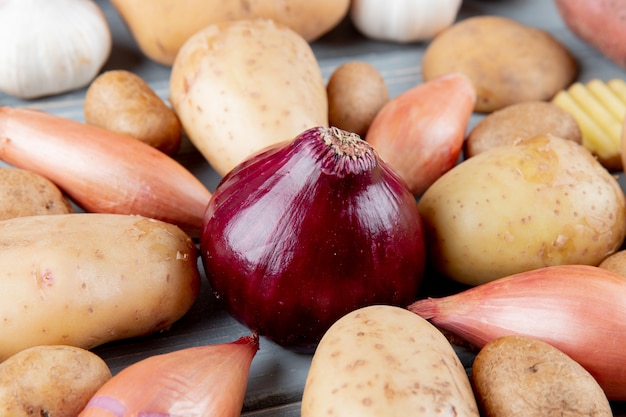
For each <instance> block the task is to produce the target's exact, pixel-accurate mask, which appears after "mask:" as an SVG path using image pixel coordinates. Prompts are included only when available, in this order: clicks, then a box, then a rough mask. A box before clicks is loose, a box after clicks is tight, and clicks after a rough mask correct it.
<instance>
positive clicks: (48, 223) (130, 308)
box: [0, 213, 200, 361]
mask: <svg viewBox="0 0 626 417" xmlns="http://www.w3.org/2000/svg"><path fill="white" fill-rule="evenodd" d="M0 247H2V251H0V275H1V276H2V277H3V279H2V280H1V281H0V297H2V300H1V302H0V361H2V360H3V359H6V358H7V357H9V356H10V355H13V354H15V353H16V352H18V351H20V350H22V349H25V348H28V347H31V346H37V345H50V344H66V345H72V346H77V347H82V348H84V349H90V348H92V347H95V346H98V345H101V344H104V343H107V342H110V341H114V340H120V339H124V338H131V337H140V336H145V335H148V334H152V333H154V332H158V331H161V330H166V329H168V328H169V327H170V326H171V325H172V324H173V323H174V322H175V321H177V320H178V319H180V318H181V317H182V316H183V315H184V314H185V313H186V312H187V311H188V310H189V308H191V306H192V304H193V303H194V301H195V299H196V297H197V295H198V293H199V289H200V275H199V271H198V265H197V250H196V246H195V244H194V242H193V241H192V240H191V239H190V238H189V237H188V236H187V235H186V234H185V233H183V232H182V231H181V230H180V229H179V228H178V227H176V226H173V225H171V224H169V223H165V222H161V221H157V220H153V219H147V218H144V217H141V216H131V215H122V214H99V213H72V214H57V215H54V216H48V215H41V216H28V217H18V218H14V219H9V220H3V221H1V222H0Z"/></svg>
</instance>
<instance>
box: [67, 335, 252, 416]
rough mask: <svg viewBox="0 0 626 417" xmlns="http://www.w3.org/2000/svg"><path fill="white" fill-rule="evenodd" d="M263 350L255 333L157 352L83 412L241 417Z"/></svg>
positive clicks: (98, 395) (103, 389)
mask: <svg viewBox="0 0 626 417" xmlns="http://www.w3.org/2000/svg"><path fill="white" fill-rule="evenodd" d="M258 349H259V338H258V336H257V335H256V334H253V335H252V336H244V337H241V338H239V339H237V340H236V341H234V342H230V343H222V344H217V345H209V346H198V347H191V348H185V349H181V350H177V351H173V352H170V353H165V354H161V355H155V356H151V357H149V358H147V359H144V360H141V361H139V362H136V363H135V364H133V365H130V366H129V367H127V368H124V369H123V370H122V371H120V372H119V373H118V374H116V375H114V376H113V378H111V379H110V380H109V381H107V382H106V383H105V384H104V385H103V386H102V387H101V388H100V389H99V390H98V391H97V392H96V394H95V395H94V396H93V397H92V398H91V400H90V401H89V402H88V403H87V405H86V406H85V409H84V410H83V411H82V412H81V413H80V414H79V417H113V416H115V417H238V416H239V415H240V414H241V411H242V407H243V402H244V399H245V394H246V389H247V384H248V377H249V372H250V365H251V363H252V360H253V358H254V356H255V355H256V352H257V351H258Z"/></svg>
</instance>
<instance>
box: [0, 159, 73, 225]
mask: <svg viewBox="0 0 626 417" xmlns="http://www.w3.org/2000/svg"><path fill="white" fill-rule="evenodd" d="M0 184H2V187H0V220H4V219H11V218H14V217H22V216H34V215H38V214H67V213H73V212H74V207H72V204H71V203H70V201H69V199H68V198H67V197H66V196H65V195H64V194H63V192H62V191H61V190H60V189H59V188H58V187H57V186H56V185H55V184H54V183H52V182H51V181H49V180H48V179H47V178H45V177H43V176H41V175H39V174H36V173H34V172H32V171H28V170H25V169H19V168H12V167H2V168H0Z"/></svg>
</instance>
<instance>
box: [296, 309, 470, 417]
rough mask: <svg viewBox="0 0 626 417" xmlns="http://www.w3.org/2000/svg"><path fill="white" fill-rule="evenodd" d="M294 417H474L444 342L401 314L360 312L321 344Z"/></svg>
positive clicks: (465, 384)
mask: <svg viewBox="0 0 626 417" xmlns="http://www.w3.org/2000/svg"><path fill="white" fill-rule="evenodd" d="M301 415H302V417H328V416H338V417H339V416H341V417H343V416H345V417H347V416H360V417H367V416H372V417H375V416H424V417H427V416H428V417H431V416H452V415H454V416H458V417H471V416H473V417H478V407H477V405H476V400H475V398H474V394H473V393H472V387H471V385H470V381H469V378H468V376H467V373H466V371H465V368H464V367H463V365H462V364H461V361H460V360H459V357H458V356H457V355H456V352H455V351H454V349H453V348H452V345H450V343H449V342H448V340H447V339H446V337H445V336H444V335H443V333H441V332H440V331H439V330H437V328H435V327H434V326H433V325H432V324H430V323H429V322H428V321H427V320H425V319H422V318H421V317H419V316H418V315H417V314H414V313H411V312H410V311H408V310H407V309H405V308H401V307H393V306H388V305H375V306H369V307H363V308H360V309H357V310H355V311H352V312H351V313H348V314H346V315H345V316H343V317H342V318H340V319H339V320H338V321H336V322H335V324H333V325H332V326H331V327H330V329H329V330H328V331H327V332H326V334H325V335H324V336H323V337H322V340H321V341H320V343H319V345H318V347H317V349H316V351H315V353H314V355H313V360H312V362H311V367H310V369H309V373H308V375H307V379H306V383H305V386H304V392H303V395H302V410H301Z"/></svg>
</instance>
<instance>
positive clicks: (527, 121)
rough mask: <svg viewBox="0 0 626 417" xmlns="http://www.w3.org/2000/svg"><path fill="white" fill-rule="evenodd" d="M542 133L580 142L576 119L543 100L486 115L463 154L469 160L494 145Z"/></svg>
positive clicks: (516, 105)
mask: <svg viewBox="0 0 626 417" xmlns="http://www.w3.org/2000/svg"><path fill="white" fill-rule="evenodd" d="M546 134H552V135H554V136H558V137H561V138H563V139H569V140H573V141H574V142H576V143H582V133H581V130H580V127H579V126H578V123H577V122H576V119H574V116H572V115H571V114H570V113H568V112H566V111H565V110H563V109H561V108H560V107H558V106H556V105H554V104H552V103H549V102H546V101H525V102H522V103H517V104H512V105H510V106H506V107H504V108H502V109H500V110H496V111H495V112H493V113H491V114H489V115H487V116H486V117H485V118H484V119H482V120H481V121H480V122H478V124H477V125H476V126H474V128H473V129H472V130H471V131H470V133H469V135H468V136H467V140H466V141H465V146H464V155H465V157H466V158H470V157H472V156H474V155H477V154H479V153H481V152H484V151H486V150H488V149H491V148H493V147H496V146H502V145H510V144H513V143H515V141H517V140H521V139H530V138H532V137H535V136H541V135H546Z"/></svg>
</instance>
